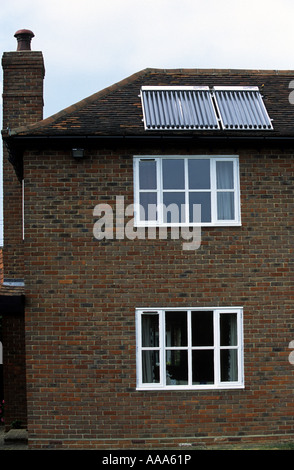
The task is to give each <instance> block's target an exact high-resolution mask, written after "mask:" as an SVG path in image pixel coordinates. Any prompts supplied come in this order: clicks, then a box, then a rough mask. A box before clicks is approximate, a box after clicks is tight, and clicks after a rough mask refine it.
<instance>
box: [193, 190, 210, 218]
mask: <svg viewBox="0 0 294 470" xmlns="http://www.w3.org/2000/svg"><path fill="white" fill-rule="evenodd" d="M193 204H201V222H211V196H210V192H207V193H200V192H199V193H190V194H189V217H190V222H197V220H196V221H194V220H193Z"/></svg>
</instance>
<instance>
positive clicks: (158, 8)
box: [0, 0, 294, 224]
mask: <svg viewBox="0 0 294 470" xmlns="http://www.w3.org/2000/svg"><path fill="white" fill-rule="evenodd" d="M293 21H294V1H293V0H279V1H274V0H239V1H238V0H222V1H220V0H50V1H46V0H9V1H6V0H1V8H0V44H1V49H2V51H1V56H2V53H3V52H6V51H14V50H16V39H15V38H14V33H15V32H16V31H17V30H18V29H23V28H24V29H30V30H32V31H33V32H34V34H35V37H34V38H33V40H32V49H33V50H36V51H42V52H43V55H44V61H45V69H46V75H45V82H44V100H45V107H44V117H47V116H50V115H52V114H54V113H56V112H58V111H60V110H61V109H63V108H65V107H67V106H69V105H71V104H74V103H76V102H77V101H79V100H81V99H83V98H86V97H87V96H89V95H91V94H92V93H95V92H96V91H99V90H101V89H103V88H105V87H107V86H109V85H112V84H113V83H116V82H118V81H119V80H122V79H123V78H125V77H127V76H129V75H131V74H133V73H135V72H138V71H139V70H142V69H144V68H146V67H155V68H182V67H183V68H238V69H240V68H244V69H251V68H252V69H293V70H294V25H293ZM293 79H294V73H293ZM1 89H2V70H1ZM1 121H2V113H1ZM1 155H2V150H1ZM0 224H1V222H0Z"/></svg>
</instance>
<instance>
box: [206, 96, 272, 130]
mask: <svg viewBox="0 0 294 470" xmlns="http://www.w3.org/2000/svg"><path fill="white" fill-rule="evenodd" d="M213 90H214V96H215V100H216V104H217V107H218V110H219V114H220V119H221V123H222V128H223V129H225V130H270V129H273V126H272V122H271V119H270V118H269V115H268V113H267V110H266V108H265V105H264V103H263V100H262V97H261V94H260V92H259V89H258V87H214V88H213Z"/></svg>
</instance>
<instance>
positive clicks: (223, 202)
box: [217, 192, 235, 220]
mask: <svg viewBox="0 0 294 470" xmlns="http://www.w3.org/2000/svg"><path fill="white" fill-rule="evenodd" d="M217 219H218V220H234V219H235V204H234V193H226V192H221V193H220V192H219V193H217Z"/></svg>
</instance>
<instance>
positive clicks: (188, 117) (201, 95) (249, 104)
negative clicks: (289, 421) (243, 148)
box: [141, 86, 273, 130]
mask: <svg viewBox="0 0 294 470" xmlns="http://www.w3.org/2000/svg"><path fill="white" fill-rule="evenodd" d="M141 100H142V107H143V117H144V125H145V129H146V130H221V129H222V130H271V129H273V126H272V122H271V119H270V117H269V115H268V113H267V110H266V108H265V105H264V103H263V100H262V96H261V94H260V92H259V89H258V87H213V88H212V89H209V87H208V86H202V87H196V86H195V87H193V86H183V87H179V86H163V87H159V86H157V87H149V86H144V87H142V88H141Z"/></svg>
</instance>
